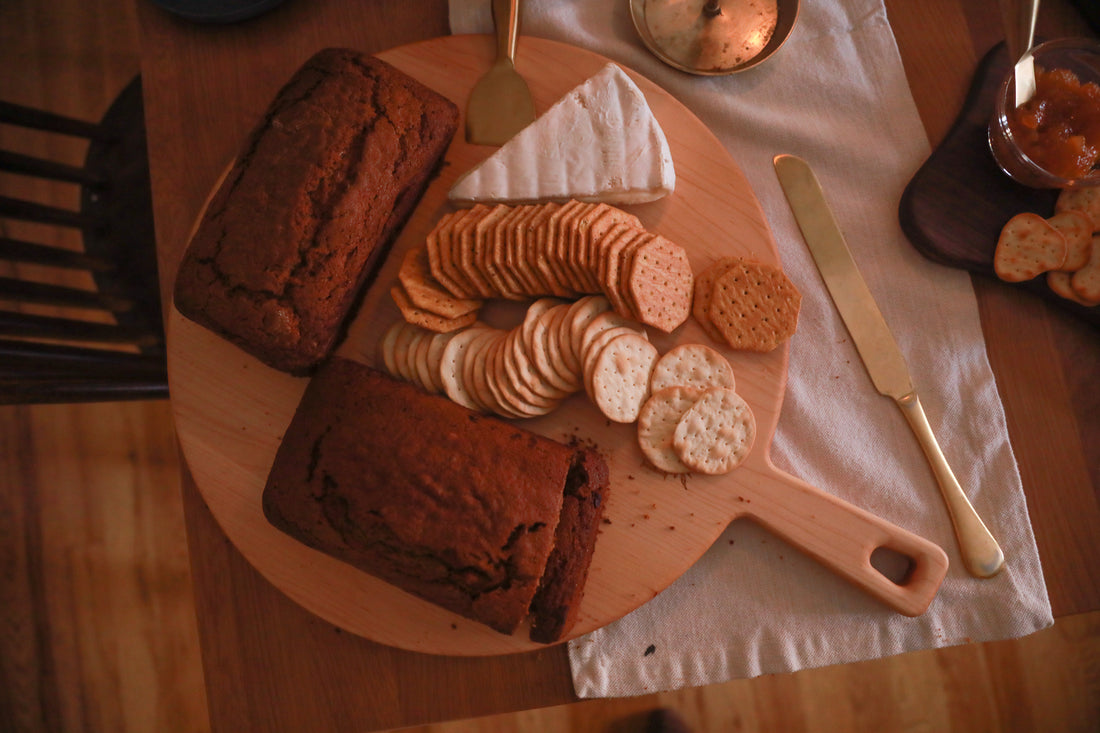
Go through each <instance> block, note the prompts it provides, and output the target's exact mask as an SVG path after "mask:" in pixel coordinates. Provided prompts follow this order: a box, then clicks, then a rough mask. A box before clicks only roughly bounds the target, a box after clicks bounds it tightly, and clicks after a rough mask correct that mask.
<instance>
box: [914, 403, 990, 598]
mask: <svg viewBox="0 0 1100 733" xmlns="http://www.w3.org/2000/svg"><path fill="white" fill-rule="evenodd" d="M895 401H896V402H897V403H898V407H900V408H901V412H902V414H903V415H905V419H906V420H907V421H908V422H909V427H911V428H912V429H913V432H914V433H915V434H916V436H917V440H918V441H919V442H920V447H921V449H923V450H924V455H925V456H926V457H927V458H928V463H929V464H930V465H931V466H932V473H934V474H935V476H936V482H937V483H938V484H939V485H940V493H941V494H942V495H943V500H944V502H945V503H946V504H947V511H948V513H949V514H950V515H951V524H952V525H953V526H954V527H955V537H956V538H957V539H958V542H959V551H960V552H961V553H962V559H963V564H964V565H965V566H966V569H967V571H968V572H969V573H970V574H971V575H973V576H974V577H976V578H990V577H993V576H994V575H996V574H997V573H998V572H999V571H1000V570H1001V567H1002V566H1003V565H1004V560H1005V556H1004V553H1003V552H1002V551H1001V548H1000V546H999V545H998V544H997V540H995V539H993V535H992V534H990V532H989V530H988V529H987V528H986V526H985V523H984V522H982V519H981V517H979V516H978V513H977V512H976V511H974V507H973V506H972V505H971V504H970V500H969V499H967V498H966V493H965V492H963V490H962V487H961V486H959V482H958V479H956V478H955V474H954V473H953V472H952V471H951V466H949V465H948V464H947V459H946V458H944V456H943V451H941V450H940V446H939V443H937V442H936V436H935V435H933V434H932V426H931V425H929V424H928V418H927V416H925V414H924V408H923V407H921V404H920V398H918V397H917V393H916V392H910V393H909V394H907V395H905V396H903V397H900V398H898V399H897V400H895Z"/></svg>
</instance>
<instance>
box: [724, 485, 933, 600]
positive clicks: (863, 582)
mask: <svg viewBox="0 0 1100 733" xmlns="http://www.w3.org/2000/svg"><path fill="white" fill-rule="evenodd" d="M759 477H760V478H762V479H764V485H762V484H761V483H758V482H754V486H753V489H754V490H753V492H752V495H751V496H741V497H738V501H739V503H740V506H739V507H738V508H739V511H740V516H744V517H748V518H750V519H752V520H754V521H756V522H757V523H759V524H760V525H761V526H763V527H765V528H766V529H768V530H769V531H771V532H772V533H773V534H775V535H776V536H778V537H781V538H783V539H784V540H786V541H787V542H789V543H790V544H792V545H794V546H795V547H797V548H798V549H800V550H802V551H803V552H805V553H806V554H807V555H809V556H810V557H812V558H814V559H815V560H817V561H818V562H820V563H821V564H823V565H825V566H826V567H828V568H829V569H830V570H832V571H833V572H835V573H837V574H838V575H840V576H841V577H843V578H844V579H846V580H848V581H850V582H852V583H854V584H855V585H856V586H858V587H859V588H861V589H863V590H864V591H866V592H867V593H869V594H870V595H872V596H874V597H875V598H877V599H878V600H880V601H882V602H883V603H885V604H886V605H888V606H890V607H891V608H893V609H894V610H895V611H897V612H898V613H901V614H904V615H906V616H919V615H921V614H922V613H924V612H925V611H926V610H927V609H928V606H929V604H931V602H932V599H933V598H935V597H936V593H937V592H939V588H940V584H941V583H942V582H943V579H944V577H945V576H946V575H947V565H948V561H947V555H946V554H945V553H944V551H943V550H942V549H941V548H940V547H939V545H936V544H935V543H933V542H931V541H929V540H926V539H924V538H923V537H918V536H917V535H915V534H913V533H912V532H909V531H908V530H905V529H902V528H901V527H898V526H897V525H894V524H891V523H890V522H887V521H886V520H884V519H881V518H879V517H876V516H875V515H873V514H871V513H869V512H867V511H864V510H863V509H860V508H859V507H857V506H854V505H852V504H849V503H847V502H845V501H842V500H841V499H838V498H837V497H835V496H832V495H831V494H827V493H825V492H824V491H822V490H820V489H817V488H815V487H813V486H811V485H810V484H808V483H806V482H805V481H803V480H801V479H799V478H795V477H794V476H791V475H790V474H787V473H784V472H782V471H780V470H778V469H775V470H774V472H772V473H771V474H765V473H761V474H759ZM879 548H884V549H886V550H889V551H892V552H895V553H897V554H898V555H901V556H903V557H905V558H906V559H908V561H909V569H908V571H907V572H906V573H905V577H904V579H902V580H901V581H900V582H895V581H894V580H891V579H890V578H888V577H887V576H886V575H884V574H883V573H882V572H881V571H879V570H878V569H877V568H876V567H874V566H873V565H872V564H871V555H872V553H874V552H875V550H878V549H879Z"/></svg>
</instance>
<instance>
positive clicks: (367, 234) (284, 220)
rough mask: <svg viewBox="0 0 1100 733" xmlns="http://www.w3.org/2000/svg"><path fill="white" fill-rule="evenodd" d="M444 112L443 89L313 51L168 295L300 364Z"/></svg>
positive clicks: (360, 282)
mask: <svg viewBox="0 0 1100 733" xmlns="http://www.w3.org/2000/svg"><path fill="white" fill-rule="evenodd" d="M457 123H458V110H457V108H456V107H455V105H454V104H453V103H452V102H450V101H449V100H448V99H446V98H445V97H443V96H442V95H440V94H438V93H436V92H434V91H432V90H431V89H428V88H427V87H425V86H424V85H422V84H420V83H419V82H417V81H415V80H414V79H412V78H410V77H408V76H407V75H405V74H404V73H403V72H401V71H399V70H397V69H395V68H393V67H392V66H390V65H388V64H386V63H385V62H383V61H381V60H379V59H376V58H374V57H371V56H367V55H364V54H361V53H358V52H355V51H350V50H346V49H326V50H324V51H321V52H319V53H317V54H316V55H314V56H313V57H312V58H311V59H310V60H309V61H307V62H306V63H305V64H304V65H303V67H302V68H301V69H299V71H298V72H297V73H296V74H295V75H294V76H293V77H292V78H291V80H290V81H289V82H288V83H287V84H286V85H285V86H284V87H283V88H282V90H280V92H279V93H278V95H277V96H276V98H275V99H274V100H273V102H272V103H271V105H270V106H269V108H268V110H267V111H266V113H265V115H264V116H263V118H262V119H261V121H260V122H259V124H258V125H257V126H256V128H255V129H254V130H253V132H252V134H251V135H250V136H249V138H248V140H247V141H246V144H245V145H244V148H243V150H242V151H241V153H240V155H239V156H238V158H237V160H236V162H235V163H234V165H233V166H232V168H231V169H230V171H229V172H228V174H227V175H226V178H225V180H224V181H223V182H222V185H221V186H220V187H219V189H218V191H217V193H216V194H215V195H214V196H213V198H212V199H211V201H210V203H209V205H208V206H207V209H206V212H205V214H204V216H203V219H202V221H201V222H200V223H199V226H198V228H197V230H196V233H195V236H194V237H193V238H192V241H191V242H190V244H189V245H188V249H187V252H186V254H185V255H184V259H183V261H182V263H181V265H180V269H179V274H178V276H177V279H176V285H175V291H174V297H175V303H176V307H177V308H178V309H179V310H180V312H181V313H182V314H183V315H185V316H187V317H188V318H190V319H192V320H194V321H196V322H197V323H199V324H201V325H203V326H205V327H207V328H209V329H211V330H213V331H214V332H216V333H218V334H219V335H221V336H223V337H224V338H227V339H229V340H230V341H232V342H233V343H235V344H237V345H238V346H240V347H241V348H243V349H244V350H245V351H248V352H249V353H251V354H253V355H254V356H256V357H257V358H259V359H261V360H262V361H263V362H265V363H266V364H268V365H269V366H272V367H274V368H276V369H280V370H282V371H286V372H290V373H292V374H298V375H301V374H307V373H309V372H310V371H311V370H312V369H313V368H315V367H316V365H317V364H318V363H319V362H320V361H321V360H322V359H323V358H324V357H325V356H327V355H328V354H330V353H331V351H332V350H333V348H335V346H336V344H337V343H338V341H339V339H340V338H341V337H342V335H343V327H344V325H345V322H346V318H347V315H348V313H349V312H350V311H351V310H352V309H353V308H354V306H355V305H356V303H357V302H358V300H359V298H360V297H361V294H362V292H363V289H364V288H365V287H366V286H367V285H368V283H369V279H370V277H371V276H372V274H373V270H374V269H375V267H376V264H377V263H378V262H380V259H381V257H382V256H383V255H384V253H385V251H386V250H387V249H388V247H389V245H390V244H391V242H392V240H393V238H394V236H395V235H396V233H397V232H398V230H399V229H400V227H401V226H403V224H404V222H405V221H406V220H407V218H408V216H409V215H410V214H411V212H412V209H413V208H414V207H415V204H416V202H417V201H418V200H419V198H420V196H421V194H422V193H423V191H424V189H425V188H426V186H427V184H428V182H429V180H430V178H431V176H432V175H433V173H434V172H435V171H436V170H437V168H438V165H439V163H440V161H441V159H442V156H443V153H444V152H445V151H446V148H447V146H448V144H449V143H450V140H451V138H452V137H453V135H454V132H455V130H456V128H457Z"/></svg>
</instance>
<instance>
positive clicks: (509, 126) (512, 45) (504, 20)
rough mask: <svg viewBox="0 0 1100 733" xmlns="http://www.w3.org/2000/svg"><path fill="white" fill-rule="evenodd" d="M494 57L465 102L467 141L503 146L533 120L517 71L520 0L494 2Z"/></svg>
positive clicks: (532, 105) (532, 107)
mask: <svg viewBox="0 0 1100 733" xmlns="http://www.w3.org/2000/svg"><path fill="white" fill-rule="evenodd" d="M493 22H494V23H495V24H496V32H497V58H496V61H494V62H493V65H492V67H490V69H489V71H487V72H485V75H484V76H482V77H481V78H480V79H478V81H477V84H475V85H474V88H473V91H471V92H470V98H469V100H467V102H466V142H468V143H474V144H475V145H503V144H504V143H505V142H507V141H508V140H509V139H510V138H512V137H513V136H514V135H515V134H516V133H517V132H519V131H520V130H522V129H523V128H524V127H526V126H527V125H529V124H531V123H532V122H534V121H535V103H534V101H533V100H532V99H531V90H530V89H528V88H527V82H526V81H524V80H523V77H522V76H520V75H519V72H517V71H516V66H515V60H516V40H517V39H518V37H519V0H493Z"/></svg>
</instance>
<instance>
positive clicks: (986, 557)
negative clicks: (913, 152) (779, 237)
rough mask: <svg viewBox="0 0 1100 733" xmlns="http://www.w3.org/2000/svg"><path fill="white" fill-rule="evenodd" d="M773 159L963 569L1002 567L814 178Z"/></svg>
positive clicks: (803, 167)
mask: <svg viewBox="0 0 1100 733" xmlns="http://www.w3.org/2000/svg"><path fill="white" fill-rule="evenodd" d="M773 164H774V165H775V172H776V175H777V176H778V177H779V184H780V185H781V186H782V188H783V193H784V194H785V195H786V197H787V201H788V203H790V205H791V210H792V211H794V216H795V219H796V220H797V221H798V227H799V229H801V230H802V236H803V237H804V238H805V240H806V244H807V246H808V248H809V250H810V254H811V255H813V258H814V262H815V263H817V268H818V270H819V271H820V272H821V276H822V278H823V279H824V280H825V285H826V286H827V287H828V289H829V294H830V295H831V296H832V298H833V302H834V303H835V304H836V307H837V310H838V311H839V312H840V317H841V318H842V319H843V321H844V325H845V326H846V327H847V329H848V333H849V334H851V336H852V341H853V342H854V343H855V345H856V349H857V350H858V351H859V356H860V358H861V359H862V360H863V365H864V366H865V367H866V368H867V373H868V374H870V375H871V381H872V382H874V385H875V388H876V389H877V390H878V391H879V392H880V393H881V394H883V395H885V396H887V397H890V398H892V399H893V400H894V402H895V403H897V405H898V407H900V408H901V411H902V414H904V415H905V419H906V420H907V421H908V422H909V426H910V427H911V428H912V429H913V432H914V433H915V434H916V436H917V440H918V441H920V446H921V448H922V449H923V450H924V455H925V456H926V457H927V458H928V462H929V464H930V465H931V466H932V472H933V473H934V474H935V476H936V481H937V483H939V486H940V493H941V494H942V495H943V499H944V501H945V503H946V504H947V510H948V513H949V514H950V515H951V522H952V525H953V526H954V528H955V536H956V538H957V539H958V542H959V549H960V551H961V553H962V558H963V563H964V564H965V565H966V569H967V571H968V572H969V573H970V574H971V575H973V576H975V577H978V578H988V577H991V576H993V575H996V574H997V572H998V571H1000V569H1001V567H1002V566H1003V565H1004V553H1003V552H1002V551H1001V548H1000V546H999V545H998V544H997V541H996V540H995V539H994V538H993V535H992V534H990V532H989V530H988V529H987V528H986V526H985V524H984V523H983V522H982V520H981V517H979V516H978V513H977V512H976V511H974V507H973V506H972V505H971V504H970V501H969V500H968V499H967V498H966V494H965V493H964V492H963V490H962V487H961V486H959V482H958V480H957V479H956V478H955V474H954V473H953V472H952V471H951V467H950V466H949V465H948V464H947V459H946V458H944V455H943V452H942V451H941V450H940V447H939V444H937V443H936V437H935V436H934V435H933V434H932V428H931V426H930V425H929V424H928V418H927V417H926V416H925V414H924V409H923V408H922V407H921V404H920V399H919V398H918V397H917V391H916V389H915V388H914V386H913V380H912V379H911V378H910V376H909V369H908V367H907V366H906V363H905V358H904V357H903V356H902V353H901V350H900V349H899V348H898V345H897V342H896V341H895V340H894V337H893V335H892V334H891V333H890V329H889V328H888V327H887V325H886V321H885V320H884V319H883V317H882V313H881V312H879V309H878V306H877V305H876V304H875V300H874V298H873V297H872V296H871V291H870V290H868V289H867V284H866V282H864V280H863V276H862V275H860V273H859V269H858V268H857V267H856V263H855V261H854V260H853V259H852V254H851V252H850V251H849V250H848V245H847V243H846V242H845V241H844V235H843V234H842V233H841V231H840V227H839V226H838V225H837V223H836V219H835V218H834V217H833V214H832V211H831V210H830V209H829V205H828V203H827V202H826V201H825V195H824V193H823V192H822V190H821V185H820V184H819V183H818V180H817V176H815V175H814V172H813V171H812V170H811V169H810V166H809V165H808V164H807V163H806V161H804V160H802V159H801V158H796V157H794V156H792V155H777V156H776V157H775V159H774V160H773Z"/></svg>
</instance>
